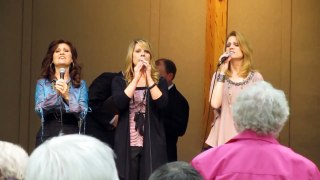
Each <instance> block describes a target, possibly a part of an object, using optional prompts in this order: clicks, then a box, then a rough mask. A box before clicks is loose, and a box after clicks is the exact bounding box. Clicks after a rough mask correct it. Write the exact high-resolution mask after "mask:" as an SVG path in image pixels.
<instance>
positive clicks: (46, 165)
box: [26, 134, 118, 180]
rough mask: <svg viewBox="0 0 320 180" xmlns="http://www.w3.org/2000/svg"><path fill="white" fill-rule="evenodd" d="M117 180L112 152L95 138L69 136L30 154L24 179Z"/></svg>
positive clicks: (47, 143) (57, 139)
mask: <svg viewBox="0 0 320 180" xmlns="http://www.w3.org/2000/svg"><path fill="white" fill-rule="evenodd" d="M43 179H46V180H56V179H61V180H71V179H77V180H87V179H105V180H115V179H116V180H117V179H118V173H117V169H116V166H115V162H114V154H113V151H112V149H111V148H110V147H109V146H108V145H106V144H104V143H103V142H101V141H99V140H98V139H96V138H93V137H90V136H85V135H79V134H72V135H63V136H59V137H54V138H52V139H50V140H48V141H46V142H44V143H43V144H41V145H40V146H39V147H38V148H36V149H35V150H34V152H32V154H31V156H30V160H29V163H28V167H27V171H26V180H43Z"/></svg>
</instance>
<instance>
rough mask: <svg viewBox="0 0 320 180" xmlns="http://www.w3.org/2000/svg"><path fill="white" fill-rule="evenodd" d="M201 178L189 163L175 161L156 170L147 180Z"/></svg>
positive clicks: (193, 179)
mask: <svg viewBox="0 0 320 180" xmlns="http://www.w3.org/2000/svg"><path fill="white" fill-rule="evenodd" d="M202 179H203V178H202V176H201V175H200V174H199V173H198V171H197V170H195V169H194V168H193V167H192V166H191V165H190V164H189V163H186V162H184V161H175V162H170V163H166V164H164V165H162V166H160V167H159V168H158V169H156V170H155V171H154V172H153V173H152V174H151V176H150V177H149V180H202Z"/></svg>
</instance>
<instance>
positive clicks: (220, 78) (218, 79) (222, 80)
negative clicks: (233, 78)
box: [217, 74, 226, 82]
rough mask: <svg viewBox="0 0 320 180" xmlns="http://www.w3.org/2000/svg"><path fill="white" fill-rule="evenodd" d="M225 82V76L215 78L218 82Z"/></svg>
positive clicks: (219, 75)
mask: <svg viewBox="0 0 320 180" xmlns="http://www.w3.org/2000/svg"><path fill="white" fill-rule="evenodd" d="M225 80H226V75H224V74H218V77H217V81H218V82H224V81H225Z"/></svg>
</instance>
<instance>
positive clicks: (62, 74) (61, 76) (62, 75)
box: [60, 68, 66, 79]
mask: <svg viewBox="0 0 320 180" xmlns="http://www.w3.org/2000/svg"><path fill="white" fill-rule="evenodd" d="M65 72H66V69H65V68H60V79H64V73H65Z"/></svg>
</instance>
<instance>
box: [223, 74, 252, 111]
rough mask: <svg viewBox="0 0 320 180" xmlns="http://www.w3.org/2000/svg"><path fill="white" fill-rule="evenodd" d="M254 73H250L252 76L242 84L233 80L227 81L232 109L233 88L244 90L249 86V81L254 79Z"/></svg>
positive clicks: (229, 102)
mask: <svg viewBox="0 0 320 180" xmlns="http://www.w3.org/2000/svg"><path fill="white" fill-rule="evenodd" d="M253 75H254V72H250V74H249V75H248V76H247V78H246V79H244V80H243V81H241V82H233V81H232V80H230V79H229V78H227V79H226V81H227V89H228V104H229V107H230V108H231V106H232V105H231V103H232V90H231V88H232V87H234V86H240V88H241V90H242V89H243V86H244V85H246V84H248V83H249V81H250V80H251V79H252V78H253Z"/></svg>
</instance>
